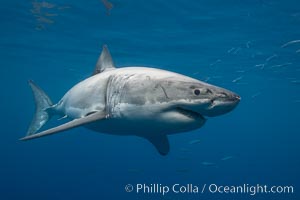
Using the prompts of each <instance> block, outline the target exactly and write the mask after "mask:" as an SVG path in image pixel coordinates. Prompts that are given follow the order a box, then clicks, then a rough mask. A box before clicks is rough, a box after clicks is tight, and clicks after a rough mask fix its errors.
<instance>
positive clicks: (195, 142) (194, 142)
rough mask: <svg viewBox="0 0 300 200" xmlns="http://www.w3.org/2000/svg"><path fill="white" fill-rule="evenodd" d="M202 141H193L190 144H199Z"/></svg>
mask: <svg viewBox="0 0 300 200" xmlns="http://www.w3.org/2000/svg"><path fill="white" fill-rule="evenodd" d="M200 142H201V140H192V141H190V142H189V144H199V143H200Z"/></svg>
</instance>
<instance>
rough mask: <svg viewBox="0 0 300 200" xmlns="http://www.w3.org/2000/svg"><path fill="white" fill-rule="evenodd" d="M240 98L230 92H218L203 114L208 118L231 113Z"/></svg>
mask: <svg viewBox="0 0 300 200" xmlns="http://www.w3.org/2000/svg"><path fill="white" fill-rule="evenodd" d="M240 100H241V97H240V96H239V95H238V94H236V93H233V92H231V91H227V90H226V91H220V92H218V93H216V94H215V97H214V98H212V99H211V102H210V105H209V106H208V108H207V109H206V111H204V112H203V114H204V115H206V116H208V117H214V116H218V115H223V114H226V113H228V112H230V111H232V110H233V109H234V108H235V107H236V106H237V105H238V104H239V102H240Z"/></svg>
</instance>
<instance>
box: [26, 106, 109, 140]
mask: <svg viewBox="0 0 300 200" xmlns="http://www.w3.org/2000/svg"><path fill="white" fill-rule="evenodd" d="M105 118H106V114H105V112H103V111H98V112H96V113H93V114H90V115H88V116H86V117H83V118H79V119H74V120H72V121H70V122H67V123H65V124H62V125H60V126H57V127H54V128H51V129H48V130H45V131H42V132H40V133H36V134H33V135H28V136H26V137H23V138H21V139H20V140H30V139H34V138H38V137H43V136H47V135H51V134H54V133H58V132H62V131H66V130H68V129H72V128H75V127H78V126H82V125H85V124H89V123H92V122H95V121H98V120H102V119H105Z"/></svg>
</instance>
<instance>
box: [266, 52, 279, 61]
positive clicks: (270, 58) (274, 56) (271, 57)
mask: <svg viewBox="0 0 300 200" xmlns="http://www.w3.org/2000/svg"><path fill="white" fill-rule="evenodd" d="M276 57H277V55H276V54H273V55H272V56H270V57H268V58H267V59H266V62H269V61H270V60H272V59H274V58H276Z"/></svg>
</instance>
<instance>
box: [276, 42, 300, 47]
mask: <svg viewBox="0 0 300 200" xmlns="http://www.w3.org/2000/svg"><path fill="white" fill-rule="evenodd" d="M295 43H300V40H292V41H289V42H287V43H285V44H283V45H282V46H281V48H284V47H286V46H289V45H291V44H295Z"/></svg>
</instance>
